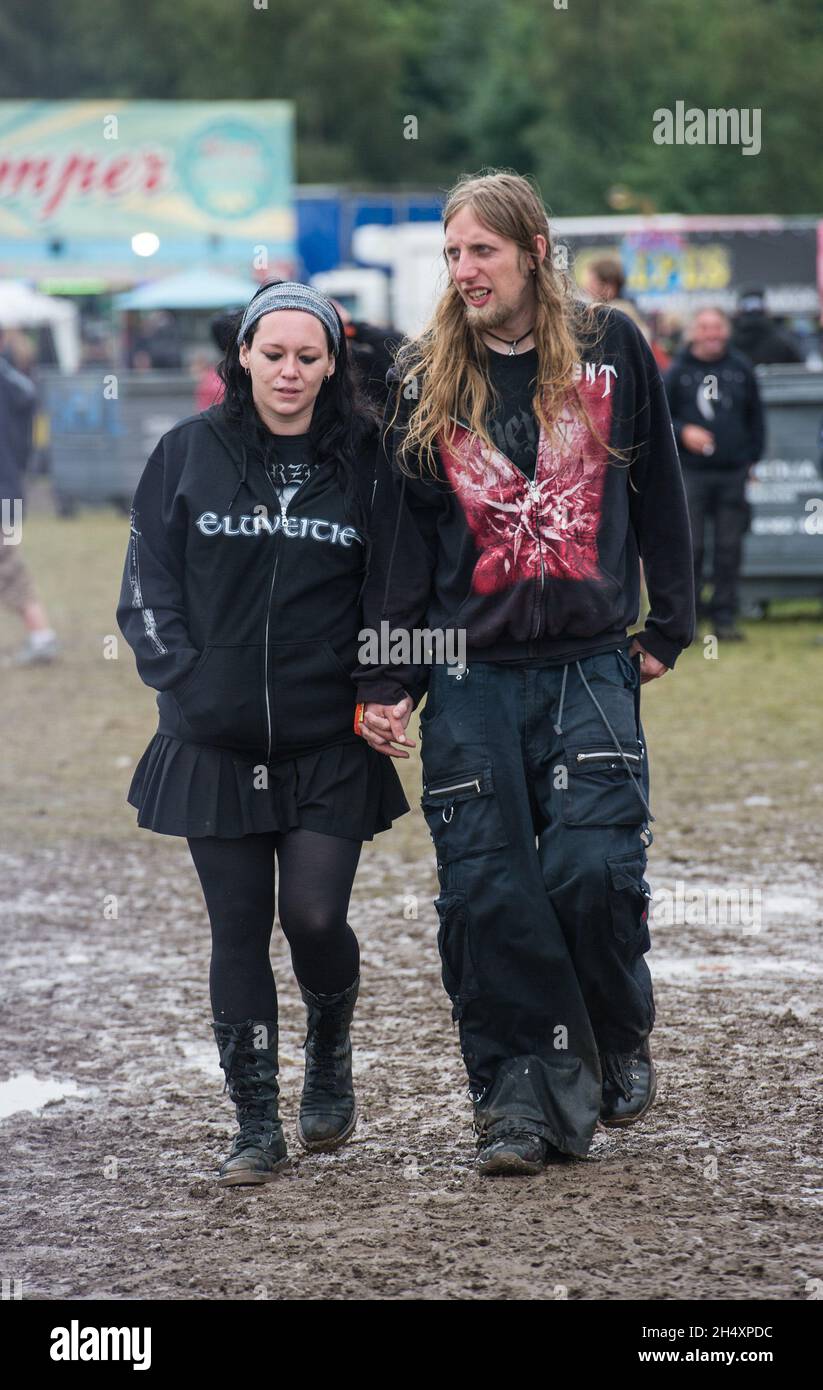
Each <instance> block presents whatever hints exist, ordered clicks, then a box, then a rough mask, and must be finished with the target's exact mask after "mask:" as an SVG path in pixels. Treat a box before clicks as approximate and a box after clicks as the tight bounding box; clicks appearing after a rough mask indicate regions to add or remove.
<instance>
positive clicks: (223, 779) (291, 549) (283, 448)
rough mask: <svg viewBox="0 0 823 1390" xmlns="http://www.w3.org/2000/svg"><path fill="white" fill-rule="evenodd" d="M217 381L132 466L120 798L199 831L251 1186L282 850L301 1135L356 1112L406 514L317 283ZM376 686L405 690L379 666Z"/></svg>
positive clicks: (261, 303)
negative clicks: (356, 904)
mask: <svg viewBox="0 0 823 1390" xmlns="http://www.w3.org/2000/svg"><path fill="white" fill-rule="evenodd" d="M220 375H221V378H222V380H223V382H224V384H225V397H224V400H223V401H222V402H221V403H220V404H219V405H215V406H212V407H211V409H209V410H207V411H205V412H204V413H203V414H201V415H197V416H193V417H191V418H190V419H188V420H183V421H182V422H181V423H180V424H178V425H176V426H175V427H174V428H173V429H172V430H170V431H169V433H168V434H166V435H164V436H163V438H162V439H161V440H160V442H159V444H158V445H157V448H156V449H155V451H154V453H153V454H152V456H151V458H150V459H149V462H148V464H147V466H146V469H145V471H144V473H143V476H142V478H141V480H140V483H139V485H138V488H137V491H136V494H135V499H134V506H133V510H132V523H131V537H130V542H129V548H128V554H127V558H126V564H125V571H124V575H123V584H122V591H121V595H120V602H119V606H118V610H117V620H118V623H119V626H120V629H121V631H122V632H123V635H124V636H125V638H126V640H127V641H128V642H129V644H130V646H131V647H132V648H133V649H134V652H135V656H136V660H137V668H138V671H139V674H140V676H141V677H142V679H143V680H144V681H145V682H146V683H147V684H148V685H150V686H153V687H154V688H155V689H156V690H158V691H159V692H160V693H159V694H158V697H157V704H158V708H159V712H160V720H159V726H158V730H157V733H156V734H155V736H154V738H153V739H152V740H151V743H150V744H149V746H148V748H147V749H146V751H145V753H144V754H143V756H142V758H141V759H140V762H139V764H138V766H137V768H136V771H135V774H134V778H133V780H132V784H131V787H130V790H129V793H128V800H129V802H130V803H131V804H132V805H133V806H136V807H137V808H138V824H139V825H141V826H145V827H148V828H150V829H152V830H155V831H158V832H159V833H160V834H167V835H181V836H185V837H186V839H187V842H188V845H189V849H190V852H191V856H192V859H193V861H194V864H195V868H196V870H197V873H198V875H199V878H200V882H201V885H202V889H203V894H204V897H205V901H206V905H207V908H208V912H209V918H210V922H211V929H212V956H211V966H210V975H209V983H210V993H211V1003H212V1011H213V1015H214V1023H213V1029H214V1033H215V1036H216V1040H217V1044H218V1049H219V1053H220V1064H221V1066H222V1068H223V1070H224V1071H225V1075H226V1086H227V1087H228V1089H229V1092H230V1095H231V1098H232V1100H233V1101H234V1102H235V1104H236V1106H237V1114H238V1121H239V1125H240V1129H239V1133H238V1134H237V1135H236V1136H235V1139H234V1142H233V1145H232V1149H231V1153H230V1154H229V1156H228V1158H227V1159H226V1160H225V1162H224V1163H223V1164H222V1166H221V1168H220V1173H219V1181H220V1182H222V1183H228V1184H238V1183H262V1182H266V1181H268V1180H269V1179H270V1178H271V1177H272V1176H273V1175H274V1173H275V1172H276V1170H277V1169H278V1168H279V1167H280V1166H281V1165H282V1163H283V1162H284V1160H285V1158H286V1143H285V1139H284V1136H283V1129H282V1124H281V1122H280V1119H279V1117H278V1105H277V1103H278V1095H279V1088H278V1083H277V1073H278V1059H277V1043H278V1026H277V994H276V989H275V982H274V977H273V974H272V969H271V962H270V959H269V943H270V940H271V932H272V926H273V921H274V911H275V858H276V860H277V870H278V885H277V887H278V893H277V906H278V910H279V914H280V923H281V926H282V928H283V931H284V933H285V935H286V937H287V939H288V942H289V946H290V948H291V954H292V963H293V966H294V970H295V974H296V976H297V980H298V982H299V985H300V990H301V993H302V996H303V999H304V1001H305V1003H306V1006H307V1012H308V1033H307V1038H306V1044H305V1049H306V1071H305V1081H304V1087H303V1094H302V1099H301V1104H300V1116H299V1121H298V1137H299V1139H300V1141H301V1143H302V1144H303V1145H304V1147H306V1148H307V1149H309V1150H324V1149H332V1148H336V1147H337V1146H338V1145H339V1144H342V1143H343V1142H344V1141H345V1140H346V1139H347V1138H348V1137H349V1136H350V1134H351V1133H352V1131H353V1129H354V1126H355V1122H356V1107H355V1099H354V1092H353V1088H352V1075H351V1043H350V1038H349V1027H350V1024H351V1019H352V1014H353V1011H354V1005H355V1000H356V997H357V992H358V984H359V950H358V944H357V938H356V936H355V934H354V932H353V931H352V929H351V927H350V926H349V924H348V923H347V921H346V914H347V910H348V904H349V897H350V893H351V888H352V883H353V880H354V874H355V870H356V868H357V863H358V859H359V856H360V850H361V846H362V842H363V841H364V840H370V839H372V838H373V836H374V835H375V834H376V833H377V832H379V831H381V830H385V829H387V828H388V827H389V826H390V825H391V823H392V821H393V820H394V819H396V818H397V817H398V816H401V815H403V814H404V813H405V812H406V811H407V810H408V809H409V808H408V804H407V802H406V799H405V797H404V795H403V792H402V789H401V786H400V782H399V779H398V777H397V774H396V772H395V770H394V768H393V767H392V765H391V763H390V761H389V760H388V759H386V758H384V757H382V756H381V755H380V753H378V752H376V751H375V750H374V749H372V748H370V747H369V745H368V744H367V743H366V741H365V740H364V739H363V738H361V737H359V736H358V734H359V729H358V728H357V717H356V715H355V708H356V701H357V700H361V701H362V700H365V699H366V698H369V690H370V689H371V686H370V684H369V679H370V678H369V674H368V673H358V671H357V653H358V634H359V631H360V628H361V599H362V595H363V590H364V588H365V586H366V583H367V579H368V560H369V556H370V554H371V547H372V540H373V536H374V528H375V527H378V526H381V527H383V528H384V529H385V530H386V531H388V532H390V530H391V528H392V527H393V526H394V516H393V515H392V514H391V513H390V512H389V513H387V514H386V515H385V516H383V515H381V514H380V508H379V506H378V507H377V508H376V507H375V506H374V505H373V498H374V493H375V488H376V481H377V475H378V471H379V469H380V467H381V466H382V465H381V454H380V450H379V428H378V426H377V424H376V421H375V419H374V418H373V415H372V413H371V412H370V410H369V407H368V405H367V404H366V403H365V402H364V401H363V399H362V398H361V397H360V395H359V392H358V389H357V386H356V383H355V381H354V379H353V376H352V373H351V370H350V364H349V359H348V355H347V350H346V337H345V334H344V332H343V328H342V324H341V322H340V318H339V316H338V315H337V313H336V311H335V309H334V307H333V306H332V305H331V303H330V302H329V301H328V300H327V299H326V298H325V297H324V296H322V295H320V294H318V293H317V291H315V290H313V289H310V288H309V287H308V286H305V285H300V284H297V283H291V282H280V283H277V284H273V285H267V286H265V287H264V288H263V289H262V290H260V291H259V292H258V293H257V294H256V295H255V296H254V298H253V299H252V301H251V303H250V304H249V305H248V307H247V309H246V310H245V312H244V314H243V315H242V318H240V320H239V321H236V322H235V325H234V331H233V332H232V334H231V339H230V341H229V343H228V346H227V348H226V352H225V355H224V358H223V361H222V363H221V366H220ZM386 495H387V496H388V495H389V494H388V492H387V493H386ZM378 678H379V677H378ZM371 679H372V680H373V679H374V673H372V677H371ZM355 681H357V685H356V684H355ZM381 693H382V694H384V695H385V698H386V699H387V700H392V699H397V700H402V699H403V697H404V696H405V693H406V692H405V690H404V689H403V687H402V686H401V685H399V684H396V685H393V684H392V683H391V682H389V685H388V687H387V686H386V685H385V680H384V683H383V684H382V685H381ZM357 708H358V709H361V706H359V705H358V706H357ZM353 716H355V719H354V723H353ZM361 718H362V713H361Z"/></svg>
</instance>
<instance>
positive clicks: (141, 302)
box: [114, 269, 260, 310]
mask: <svg viewBox="0 0 823 1390" xmlns="http://www.w3.org/2000/svg"><path fill="white" fill-rule="evenodd" d="M259 288H260V286H259V285H256V284H255V282H254V281H253V280H244V279H242V278H241V277H240V276H235V275H224V274H223V273H222V272H221V271H217V270H205V269H204V270H184V271H181V273H180V274H179V275H167V276H165V277H164V278H163V279H162V280H152V281H151V282H150V283H149V284H146V285H140V287H139V288H138V289H136V290H129V291H128V293H127V294H118V295H117V296H116V298H115V301H114V302H115V304H116V305H117V308H118V309H145V310H149V309H229V308H232V307H234V306H235V305H238V306H240V305H242V306H244V307H245V305H246V304H248V302H249V300H250V299H251V297H252V295H253V294H254V292H255V290H258V289H259Z"/></svg>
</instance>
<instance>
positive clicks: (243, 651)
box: [171, 646, 267, 749]
mask: <svg viewBox="0 0 823 1390" xmlns="http://www.w3.org/2000/svg"><path fill="white" fill-rule="evenodd" d="M171 693H172V694H173V695H174V698H175V700H176V701H177V704H178V707H179V709H180V713H181V715H182V717H183V722H184V725H185V726H186V727H185V728H184V729H182V730H181V736H182V737H184V738H185V732H186V728H188V729H189V730H190V731H191V733H192V734H193V735H194V738H195V739H196V740H197V741H198V742H200V743H216V744H223V745H225V746H227V747H230V748H254V749H264V748H265V747H266V742H267V733H266V715H265V708H264V694H263V648H262V647H261V646H249V647H215V646H208V647H205V648H204V650H203V652H202V654H201V656H200V660H199V661H198V663H197V665H196V666H195V668H194V670H193V671H192V672H191V674H190V675H189V676H188V677H187V678H186V680H185V681H184V682H183V684H182V685H181V686H180V687H179V688H177V689H174V690H172V692H171Z"/></svg>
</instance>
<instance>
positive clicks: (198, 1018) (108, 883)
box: [0, 507, 823, 1300]
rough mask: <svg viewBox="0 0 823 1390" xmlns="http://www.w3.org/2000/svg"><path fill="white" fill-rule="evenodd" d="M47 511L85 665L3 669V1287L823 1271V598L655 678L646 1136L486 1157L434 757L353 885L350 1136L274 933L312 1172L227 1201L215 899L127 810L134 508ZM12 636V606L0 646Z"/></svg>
mask: <svg viewBox="0 0 823 1390" xmlns="http://www.w3.org/2000/svg"><path fill="white" fill-rule="evenodd" d="M26 527H27V529H26V538H25V551H26V555H27V557H28V559H29V563H30V564H31V565H32V568H33V569H34V571H35V573H36V575H37V580H38V584H39V586H40V588H41V592H42V593H43V596H44V598H45V601H46V602H47V604H48V607H49V612H50V614H51V616H52V621H53V622H54V625H55V626H56V627H57V629H58V632H59V633H60V636H61V640H62V641H63V644H64V650H63V658H62V660H61V663H60V664H59V666H55V667H53V668H45V669H39V670H26V669H20V668H14V667H12V666H3V669H2V670H1V671H0V728H2V730H3V758H2V763H0V776H2V796H0V988H2V995H3V1011H2V1027H1V1028H0V1116H2V1115H3V1114H4V1113H5V1115H6V1117H5V1118H0V1146H1V1147H2V1163H0V1182H1V1183H2V1200H0V1275H2V1277H3V1279H9V1280H11V1281H15V1280H21V1281H22V1284H21V1286H15V1285H14V1283H13V1282H12V1285H11V1288H12V1289H14V1288H15V1287H21V1288H22V1293H23V1297H24V1298H30V1299H55V1298H64V1297H68V1298H95V1297H102V1298H109V1299H126V1298H138V1299H204V1298H209V1299H210V1298H229V1299H238V1300H242V1299H254V1298H266V1297H267V1298H272V1299H275V1298H283V1299H313V1298H332V1299H419V1298H423V1299H468V1300H475V1299H477V1300H487V1299H496V1298H506V1299H541V1300H542V1299H562V1298H568V1299H614V1300H629V1299H671V1300H683V1299H692V1298H697V1299H729V1300H732V1299H741V1298H766V1299H780V1300H786V1299H789V1300H805V1299H807V1298H808V1297H809V1296H810V1293H811V1292H813V1291H814V1289H815V1288H817V1289H818V1290H819V1288H820V1287H821V1285H819V1284H818V1285H816V1286H815V1285H814V1284H813V1283H812V1281H814V1280H820V1279H821V1278H823V1260H821V1254H820V1251H821V1241H820V1233H821V1224H823V1223H822V1222H821V1197H823V1180H822V1179H821V1173H820V1166H819V1163H818V1162H817V1154H818V1151H819V1134H820V1113H819V1111H820V1100H819V1098H820V1072H821V1063H820V1057H821V1018H820V1012H819V1001H820V964H819V962H820V950H819V941H820V926H821V915H823V885H822V884H821V878H820V859H821V854H820V826H821V817H822V816H823V803H822V802H821V778H820V764H819V750H820V728H821V702H820V693H819V692H820V690H821V687H823V648H821V646H820V644H819V635H820V623H819V617H818V616H817V614H816V613H813V614H806V615H805V616H804V615H802V614H801V615H796V616H795V617H794V618H793V617H792V616H791V614H786V615H784V620H782V621H773V622H772V621H770V622H769V623H762V624H749V625H747V632H748V637H749V640H748V642H746V643H742V644H740V645H739V646H734V647H725V648H723V649H721V651H720V653H719V656H718V657H717V659H715V658H713V657H712V654H711V651H710V650H709V649H705V650H704V649H703V647H702V645H701V644H700V643H697V644H695V646H694V647H693V648H692V649H691V650H690V651H688V652H687V653H685V654H684V656H683V657H682V658H681V660H680V662H678V666H677V669H676V671H675V672H674V674H673V675H672V676H667V677H666V678H665V680H664V681H661V682H657V683H655V687H653V688H651V689H650V690H649V691H648V692H647V693H645V694H644V705H643V709H644V722H645V725H646V732H647V736H648V740H649V745H650V748H651V766H652V801H653V806H654V809H655V812H656V815H657V818H658V819H657V823H656V825H655V843H654V845H653V847H652V849H651V852H650V860H649V874H648V877H649V879H650V882H651V885H652V888H653V890H654V893H655V910H654V914H653V921H652V939H653V943H654V946H653V950H652V952H651V955H650V957H649V962H650V965H651V968H652V973H653V976H654V980H655V988H656V997H657V1026H656V1029H655V1033H654V1035H653V1036H654V1048H655V1056H656V1060H657V1065H658V1071H659V1096H658V1101H657V1103H656V1105H655V1107H654V1108H653V1110H652V1111H651V1113H650V1115H649V1117H648V1118H647V1120H646V1121H644V1122H643V1123H642V1124H641V1125H639V1126H637V1127H636V1128H634V1129H631V1130H629V1131H628V1132H626V1133H619V1132H618V1133H614V1132H606V1131H602V1130H601V1131H599V1132H598V1134H597V1136H596V1139H595V1142H594V1145H593V1147H592V1150H591V1153H590V1156H589V1157H588V1158H587V1159H586V1160H584V1161H580V1162H572V1163H563V1164H557V1165H552V1166H551V1167H549V1168H548V1169H547V1170H546V1171H545V1172H544V1173H543V1174H542V1175H540V1176H539V1177H537V1178H513V1179H512V1178H509V1179H498V1180H490V1179H482V1178H480V1177H479V1176H477V1175H476V1174H475V1173H474V1171H473V1169H472V1153H473V1144H472V1136H471V1131H470V1106H469V1103H468V1100H467V1098H466V1096H465V1082H464V1073H463V1069H462V1063H461V1060H460V1055H459V1050H458V1044H457V1037H456V1034H455V1033H454V1031H453V1029H452V1024H451V1020H450V1013H449V1006H448V1000H447V998H446V996H445V994H444V992H443V989H442V986H441V983H440V977H439V966H438V961H437V956H436V949H435V925H436V924H435V914H434V910H433V907H432V899H433V897H434V896H435V891H436V889H435V878H434V872H433V868H434V866H433V856H432V853H431V845H430V842H429V839H428V833H427V830H426V826H425V822H424V821H423V818H422V816H421V814H420V811H419V809H418V808H417V805H416V797H417V796H418V795H419V765H418V764H417V761H416V758H415V759H413V760H412V761H411V762H410V763H409V764H408V765H407V766H405V767H404V768H403V776H404V780H405V783H406V788H407V794H408V796H409V800H410V801H411V802H412V804H413V805H414V806H415V810H414V812H413V814H412V815H409V816H406V817H404V818H403V820H401V821H400V822H399V823H398V825H397V826H396V828H395V829H394V830H393V831H391V832H390V833H389V834H386V835H383V836H381V837H378V839H377V840H376V841H375V843H374V844H373V845H372V846H368V847H367V848H366V850H365V851H364V855H363V859H362V861H361V868H360V871H359V873H358V877H357V880H356V883H355V893H354V899H353V905H352V913H351V917H350V920H351V922H352V924H353V926H354V927H355V929H356V930H357V932H358V935H359V937H360V942H361V949H362V957H363V985H362V993H361V1000H360V1003H359V1006H358V1012H357V1015H356V1021H355V1027H354V1035H353V1037H354V1056H355V1081H356V1086H357V1090H358V1095H359V1100H360V1106H361V1119H360V1122H359V1125H358V1128H357V1131H356V1133H355V1135H354V1137H353V1140H352V1141H351V1142H350V1143H349V1144H348V1145H347V1146H346V1147H345V1148H344V1149H343V1150H341V1151H340V1152H338V1153H337V1154H332V1155H325V1156H313V1157H310V1156H306V1155H304V1154H302V1153H301V1151H300V1150H299V1148H298V1147H297V1143H296V1139H295V1137H294V1120H295V1116H296V1111H297V1104H298V1099H299V1090H300V1082H301V1075H302V1067H301V1063H302V1053H301V1043H302V1040H303V1036H304V1033H303V1011H302V1004H301V1003H300V1000H299V996H298V993H297V988H296V985H295V984H294V981H293V978H292V976H291V971H290V967H289V961H288V953H287V950H286V948H285V944H284V941H283V939H282V937H281V936H280V934H279V931H277V932H276V934H275V939H274V944H273V953H272V954H273V959H274V964H275V973H276V977H277V981H278V986H279V990H280V997H281V1013H282V1076H281V1081H282V1090H283V1107H282V1108H283V1114H284V1118H285V1122H286V1129H287V1133H288V1136H289V1144H290V1150H291V1154H292V1163H291V1167H290V1168H289V1170H288V1171H287V1172H285V1173H284V1174H283V1176H282V1177H280V1178H279V1179H278V1180H277V1181H275V1182H273V1183H271V1184H269V1185H268V1186H266V1187H263V1188H257V1189H249V1188H235V1189H229V1190H223V1189H220V1188H219V1187H217V1186H216V1185H215V1183H214V1181H213V1179H214V1174H215V1170H216V1167H217V1165H218V1163H219V1161H220V1159H221V1158H222V1157H223V1155H224V1154H225V1152H226V1150H227V1148H228V1145H229V1142H230V1138H231V1134H232V1130H233V1125H234V1120H233V1112H232V1110H231V1107H230V1105H229V1103H228V1100H227V1098H226V1097H225V1096H223V1095H222V1094H221V1091H222V1083H223V1077H222V1073H221V1072H220V1071H219V1069H218V1066H217V1052H216V1048H215V1046H214V1042H213V1039H212V1036H211V1033H210V1029H209V1020H210V1010H209V1001H208V990H207V978H208V936H209V933H208V924H207V918H206V913H205V907H204V904H203V901H202V897H201V894H200V888H199V884H198V882H197V879H196V876H195V873H194V869H193V867H192V864H191V861H190V859H189V857H188V851H187V849H186V846H185V844H184V843H183V842H182V841H179V840H174V839H166V838H164V837H160V836H153V835H151V834H150V833H149V832H145V831H137V830H136V828H135V825H134V813H133V811H132V810H131V808H129V807H128V806H127V805H126V804H125V790H126V787H127V785H128V780H129V778H130V775H131V769H132V768H133V766H134V764H135V762H136V761H137V758H138V757H139V755H140V753H141V752H142V750H143V748H144V747H145V744H146V742H147V741H148V738H149V737H150V735H151V733H152V732H153V729H154V727H155V723H156V712H155V710H154V704H153V698H152V694H151V692H150V691H148V690H146V689H145V688H144V687H143V686H142V685H141V683H140V681H139V679H138V678H137V676H136V674H135V671H134V665H133V659H132V657H131V653H130V652H129V651H128V649H127V648H125V647H124V645H123V644H121V649H120V650H115V649H113V648H112V642H111V638H112V636H113V635H114V636H116V629H115V627H114V619H113V609H114V604H115V602H116V595H117V592H118V588H119V577H120V570H121V567H122V562H123V556H124V554H125V547H126V538H127V522H126V521H125V519H124V518H123V517H119V516H116V515H115V514H113V513H106V512H97V513H87V514H85V515H83V516H81V517H79V518H78V519H76V520H75V521H73V522H69V523H66V522H60V521H58V520H57V519H56V518H55V517H54V516H53V515H51V514H50V513H49V511H48V508H47V507H44V508H43V509H42V511H41V512H40V513H37V512H36V511H34V512H33V514H32V519H31V521H30V522H27V523H26ZM19 636H20V634H19V633H18V632H17V631H16V629H15V627H14V624H13V621H12V619H11V618H10V617H9V616H8V615H2V614H0V658H2V657H3V656H4V655H6V656H8V655H9V654H10V653H11V652H13V650H14V648H15V646H16V645H17V642H18V640H19ZM1 664H2V660H0V665H1ZM10 730H11V732H9V731H10ZM678 881H680V882H681V884H683V885H685V887H686V888H688V889H689V890H690V891H693V892H697V894H698V899H697V902H696V903H695V904H693V905H691V906H689V918H690V920H687V921H685V922H684V921H683V920H681V921H680V923H679V924H676V923H675V924H672V923H671V920H670V915H669V914H668V912H667V910H666V909H667V904H666V901H665V900H664V899H663V896H662V895H663V894H664V893H665V892H666V891H669V892H671V893H674V892H675V891H676V885H677V882H678ZM724 889H730V890H731V891H732V892H734V893H737V894H738V897H739V899H740V906H741V910H740V914H739V916H740V920H739V921H738V924H737V925H733V924H731V923H730V924H728V925H718V924H716V923H715V922H714V921H713V918H712V912H711V902H710V899H709V898H708V894H710V893H711V892H716V891H717V890H724ZM754 890H759V891H760V893H761V895H762V898H761V902H760V908H759V912H760V920H759V922H757V923H755V925H758V926H759V930H756V931H753V930H751V927H752V924H753V921H752V909H753V907H754V905H755V904H754V900H753V899H752V898H751V897H748V898H746V897H745V896H744V895H746V894H750V893H753V892H754ZM701 894H702V897H701V896H700V895H701ZM413 900H416V903H415V901H413ZM410 903H411V906H410ZM415 906H416V910H417V916H416V917H414V916H411V917H407V916H406V915H405V914H406V913H407V912H408V911H410V910H412V911H413V910H414V908H415ZM687 906H688V904H687ZM115 910H116V913H117V915H116V917H115V916H114V915H113V913H114V911H115ZM49 1088H51V1089H49ZM50 1097H51V1098H50Z"/></svg>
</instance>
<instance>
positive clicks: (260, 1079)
mask: <svg viewBox="0 0 823 1390" xmlns="http://www.w3.org/2000/svg"><path fill="white" fill-rule="evenodd" d="M212 1028H213V1030H214V1036H215V1038H216V1040H217V1046H218V1048H219V1051H220V1065H221V1067H222V1068H223V1071H224V1072H225V1073H226V1084H225V1087H224V1090H228V1092H229V1095H230V1097H231V1099H232V1100H233V1101H234V1104H235V1105H236V1106H237V1120H238V1123H239V1125H240V1132H239V1134H236V1135H235V1136H234V1139H233V1141H232V1146H231V1150H230V1152H229V1155H228V1157H227V1158H226V1159H225V1161H224V1162H223V1163H222V1164H221V1166H220V1170H219V1173H218V1178H217V1180H218V1182H219V1183H221V1184H223V1185H224V1186H227V1187H228V1186H231V1187H235V1186H239V1185H240V1184H242V1183H262V1182H270V1181H271V1179H272V1178H273V1177H274V1176H275V1175H276V1173H277V1172H278V1170H279V1169H280V1168H282V1167H283V1165H284V1163H285V1162H286V1140H285V1136H284V1134H283V1126H282V1124H281V1123H280V1119H279V1117H278V1114H277V1101H278V1097H279V1095H280V1087H279V1086H278V1084H277V1041H278V1034H277V1024H276V1023H275V1022H273V1021H272V1020H270V1019H263V1020H258V1019H251V1018H249V1019H246V1021H245V1023H222V1022H219V1021H218V1020H216V1019H215V1021H214V1022H213V1023H212Z"/></svg>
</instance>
